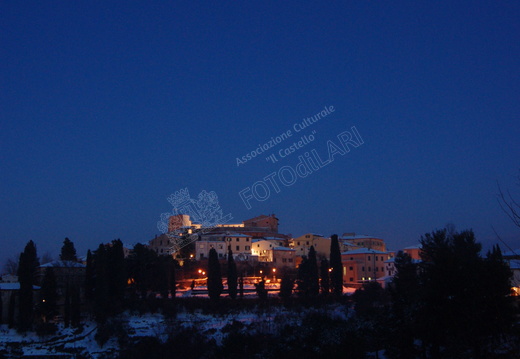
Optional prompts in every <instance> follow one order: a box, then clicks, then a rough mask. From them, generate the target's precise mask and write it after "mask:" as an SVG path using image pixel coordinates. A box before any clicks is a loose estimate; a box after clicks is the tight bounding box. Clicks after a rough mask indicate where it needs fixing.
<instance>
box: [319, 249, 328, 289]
mask: <svg viewBox="0 0 520 359" xmlns="http://www.w3.org/2000/svg"><path fill="white" fill-rule="evenodd" d="M320 279H321V281H320V287H321V294H323V295H327V294H329V289H330V279H329V261H328V260H327V259H325V258H324V259H322V260H321V264H320Z"/></svg>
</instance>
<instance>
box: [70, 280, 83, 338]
mask: <svg viewBox="0 0 520 359" xmlns="http://www.w3.org/2000/svg"><path fill="white" fill-rule="evenodd" d="M70 324H71V325H72V327H74V328H78V327H79V326H80V324H81V297H80V289H79V288H77V287H72V288H71V293H70Z"/></svg>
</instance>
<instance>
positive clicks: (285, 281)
mask: <svg viewBox="0 0 520 359" xmlns="http://www.w3.org/2000/svg"><path fill="white" fill-rule="evenodd" d="M293 288H294V279H292V278H291V277H289V276H288V275H287V274H285V273H284V274H283V275H282V282H281V283H280V293H279V294H278V295H279V296H280V298H282V301H283V302H284V304H285V305H287V304H289V303H290V302H291V297H292V292H293Z"/></svg>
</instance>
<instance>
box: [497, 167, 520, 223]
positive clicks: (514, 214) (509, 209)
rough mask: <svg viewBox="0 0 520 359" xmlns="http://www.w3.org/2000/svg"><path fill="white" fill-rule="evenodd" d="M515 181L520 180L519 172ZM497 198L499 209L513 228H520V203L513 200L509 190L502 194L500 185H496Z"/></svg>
mask: <svg viewBox="0 0 520 359" xmlns="http://www.w3.org/2000/svg"><path fill="white" fill-rule="evenodd" d="M517 179H518V180H520V171H519V174H518V176H517ZM519 183H520V182H519ZM497 197H498V198H497V199H498V204H499V205H500V208H502V210H503V211H504V213H505V214H506V215H507V216H508V217H509V219H510V220H511V222H513V224H514V225H515V226H517V227H520V203H519V202H518V201H517V200H515V199H514V198H513V196H512V195H511V193H510V192H509V190H506V192H505V193H504V191H503V190H502V187H501V186H500V184H499V185H498V195H497Z"/></svg>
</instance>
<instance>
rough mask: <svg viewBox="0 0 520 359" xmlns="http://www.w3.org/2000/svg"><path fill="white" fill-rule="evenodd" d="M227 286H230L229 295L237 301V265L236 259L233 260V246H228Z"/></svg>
mask: <svg viewBox="0 0 520 359" xmlns="http://www.w3.org/2000/svg"><path fill="white" fill-rule="evenodd" d="M227 272H228V274H227V284H228V293H229V296H230V297H231V299H235V298H236V297H237V280H238V277H237V276H238V275H237V265H236V263H235V259H234V258H233V251H232V250H231V246H228V261H227Z"/></svg>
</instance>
